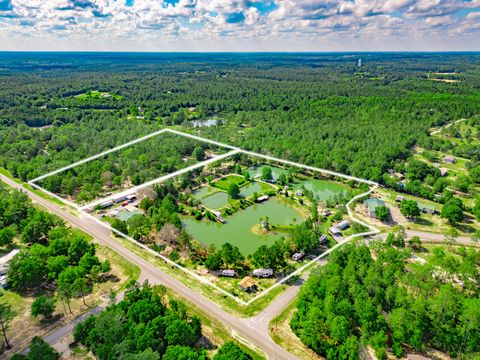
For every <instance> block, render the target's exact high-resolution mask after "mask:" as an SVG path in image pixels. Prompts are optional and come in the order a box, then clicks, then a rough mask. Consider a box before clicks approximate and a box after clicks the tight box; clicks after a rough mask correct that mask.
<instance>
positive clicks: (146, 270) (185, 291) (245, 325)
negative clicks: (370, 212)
mask: <svg viewBox="0 0 480 360" xmlns="http://www.w3.org/2000/svg"><path fill="white" fill-rule="evenodd" d="M0 179H1V180H2V181H3V182H5V183H6V184H8V185H9V186H11V187H13V188H15V189H19V190H22V191H24V192H25V193H26V194H27V195H28V196H29V197H30V198H31V199H32V200H33V201H34V202H35V203H37V204H39V205H40V206H42V207H44V208H45V209H47V210H49V211H50V212H52V213H54V214H56V215H57V216H59V217H60V218H62V219H64V220H65V221H67V222H68V223H70V224H71V225H72V226H74V227H77V228H79V229H81V230H82V231H84V232H85V233H87V234H89V235H91V236H92V237H93V238H94V239H95V241H97V242H99V243H102V244H104V245H106V246H108V247H110V248H111V249H112V250H114V251H115V252H117V253H118V254H119V255H121V256H122V257H124V258H125V259H126V260H127V261H129V262H131V263H132V264H135V265H137V266H138V267H140V269H141V271H142V277H143V278H146V279H148V280H149V281H150V282H151V283H154V284H155V283H161V284H164V285H165V286H167V287H169V288H171V289H172V290H174V291H175V292H177V293H178V294H180V295H181V296H183V297H185V298H186V299H188V300H189V301H191V302H192V303H194V304H195V305H196V306H198V308H199V309H201V310H202V311H204V312H205V313H207V314H208V315H209V316H211V317H213V318H215V319H217V320H219V321H221V322H222V323H223V324H224V325H225V326H226V327H227V328H229V329H231V331H232V333H234V334H236V335H237V336H239V337H241V338H243V339H244V341H246V342H247V343H250V344H252V345H254V346H256V347H258V348H260V349H261V350H263V351H264V352H265V353H266V354H267V355H268V356H269V358H270V359H275V360H277V359H278V360H282V359H296V357H295V356H293V355H292V354H290V353H289V352H288V351H286V350H285V349H283V348H282V347H280V346H278V345H277V344H275V343H274V342H273V341H272V340H271V339H270V337H269V336H268V333H266V332H265V329H264V328H265V326H260V327H255V326H252V322H249V321H246V320H242V319H238V318H237V317H235V316H233V315H231V314H229V313H227V312H226V311H224V310H223V309H221V308H220V307H219V306H218V305H216V304H215V303H213V302H212V301H210V300H208V299H206V298H204V297H203V296H201V295H199V294H198V293H196V292H195V291H194V290H192V289H190V288H189V287H187V286H185V285H184V284H183V283H181V282H180V281H178V280H176V279H174V278H172V277H171V276H169V275H167V274H165V273H164V272H162V271H161V270H159V269H158V268H157V267H155V266H154V265H152V264H150V263H149V262H147V261H146V260H144V259H142V258H141V257H139V256H137V255H135V254H134V253H132V252H131V251H130V250H128V249H126V248H125V247H123V246H122V245H120V244H119V243H117V242H116V241H114V240H113V239H112V238H111V236H110V231H109V230H108V229H106V228H105V227H103V226H101V225H99V224H98V223H96V222H94V221H92V220H91V219H89V218H87V217H82V216H76V215H73V214H72V213H70V212H68V211H66V210H64V209H62V207H60V206H58V205H56V204H54V203H52V202H50V201H48V200H45V199H44V198H42V197H40V196H38V195H37V194H35V193H33V192H31V191H29V190H27V189H25V188H24V187H23V186H22V185H21V184H18V183H16V182H14V181H13V180H11V179H9V178H8V177H6V176H4V175H2V174H0ZM296 291H297V287H293V288H292V290H290V291H289V292H287V293H286V295H285V296H282V297H281V298H280V299H281V300H279V301H281V302H282V304H285V303H286V304H288V302H289V301H291V300H292V299H293V298H294V297H295V294H296ZM276 308H277V307H276ZM277 309H279V310H281V308H280V307H278V308H277ZM272 315H275V314H273V313H272ZM263 320H264V321H263V323H268V321H267V320H268V319H263ZM260 328H261V329H260Z"/></svg>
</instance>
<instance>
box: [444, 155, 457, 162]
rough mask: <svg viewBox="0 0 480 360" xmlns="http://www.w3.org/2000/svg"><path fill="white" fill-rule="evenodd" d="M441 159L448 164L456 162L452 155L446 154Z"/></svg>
mask: <svg viewBox="0 0 480 360" xmlns="http://www.w3.org/2000/svg"><path fill="white" fill-rule="evenodd" d="M443 161H444V162H446V163H449V164H456V163H457V159H456V158H455V156H453V155H447V156H445V157H444V158H443Z"/></svg>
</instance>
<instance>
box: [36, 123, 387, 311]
mask: <svg viewBox="0 0 480 360" xmlns="http://www.w3.org/2000/svg"><path fill="white" fill-rule="evenodd" d="M164 132H170V133H173V134H177V135H180V136H184V137H188V138H191V139H194V140H198V141H202V142H206V143H209V144H213V145H217V146H220V147H224V148H227V149H231V151H229V152H228V153H225V154H222V155H219V156H216V157H214V158H212V159H208V160H206V161H203V162H200V163H197V164H194V165H192V166H189V167H187V168H185V169H181V170H179V171H176V172H173V173H171V174H168V175H165V176H162V177H159V178H157V179H154V180H151V181H149V182H146V183H144V184H141V185H139V186H136V187H134V188H131V189H127V190H125V191H122V192H120V193H116V194H113V195H110V196H108V197H105V198H102V199H99V200H97V201H94V202H92V203H90V204H87V205H85V206H82V207H80V206H78V205H77V204H74V203H73V202H71V201H68V200H66V199H64V198H62V197H60V196H58V195H56V194H54V193H52V192H50V191H48V190H46V189H44V188H43V187H41V186H39V185H37V184H35V182H36V181H39V180H42V179H45V178H47V177H49V176H51V175H54V174H58V173H60V172H62V171H65V170H68V169H71V168H73V167H75V166H78V165H81V164H84V163H86V162H89V161H91V160H94V159H97V158H99V157H101V156H104V155H107V154H110V153H112V152H115V151H117V150H120V149H123V148H125V147H128V146H130V145H133V144H136V143H139V142H142V141H144V140H147V139H149V138H151V137H154V136H157V135H159V134H161V133H164ZM238 153H244V154H246V155H250V156H253V157H259V158H263V159H267V160H271V161H275V162H278V163H281V164H287V165H291V166H294V167H298V168H303V169H307V170H311V171H315V172H319V173H324V174H328V175H332V176H337V177H341V178H344V179H348V180H354V181H357V182H361V183H365V184H368V185H371V186H372V187H371V188H370V189H369V190H368V191H367V192H365V193H362V194H359V195H356V196H354V197H353V198H352V199H351V200H350V201H349V202H348V203H347V205H346V208H347V212H348V216H349V217H350V219H351V220H352V221H353V222H355V223H357V224H360V225H363V226H365V227H367V228H368V229H370V231H368V232H364V233H359V234H354V235H350V236H349V237H347V238H346V239H345V240H343V241H342V242H339V243H338V244H336V245H335V246H333V247H332V248H330V249H328V250H327V251H325V252H324V253H322V254H320V255H319V256H317V257H316V258H315V259H313V260H311V261H309V262H308V263H306V264H305V265H303V266H301V267H300V268H298V269H297V270H295V271H294V272H293V273H291V274H289V275H288V276H286V277H285V278H283V279H282V280H280V281H278V282H277V283H275V284H274V285H272V286H270V287H269V288H267V289H265V290H264V291H262V292H261V293H260V294H258V295H257V296H255V297H254V298H252V299H250V300H249V301H244V300H242V299H240V298H238V297H236V296H234V295H232V294H231V293H229V292H227V291H226V290H224V289H222V288H220V287H219V286H217V285H215V284H214V283H212V282H210V281H208V280H206V279H205V278H203V277H201V276H199V275H198V274H196V273H194V272H192V271H190V270H188V269H186V268H184V267H182V266H180V265H179V264H177V263H176V262H174V261H172V260H170V259H169V258H167V257H166V256H164V255H162V254H159V253H157V252H156V251H154V250H152V249H150V248H149V247H148V246H146V245H144V244H142V243H140V242H138V241H137V240H135V239H133V238H132V237H130V236H128V235H126V234H124V233H122V232H121V231H118V230H117V229H114V228H112V227H111V226H110V224H108V223H105V222H103V221H101V220H99V219H97V218H96V217H95V216H93V215H91V214H90V213H88V212H86V211H85V210H86V209H87V208H92V207H94V206H95V205H98V204H101V203H102V202H105V201H108V200H111V199H114V198H116V197H120V196H122V195H126V194H130V193H132V192H134V191H136V190H139V189H142V188H145V187H148V186H151V185H153V184H157V183H161V182H163V181H166V180H168V179H171V178H173V177H176V176H178V175H181V174H183V173H186V172H188V171H192V170H194V169H197V168H200V167H203V166H205V165H208V164H211V163H214V162H216V161H219V160H222V159H225V158H227V157H230V156H232V155H234V154H238ZM28 183H29V184H30V185H31V186H33V187H35V188H36V189H39V190H40V191H43V192H44V193H46V194H48V195H49V196H52V197H54V198H55V199H57V200H60V201H61V202H63V203H64V204H66V205H68V206H70V207H73V208H74V209H76V210H77V211H78V212H79V213H81V214H82V215H84V216H85V217H87V218H89V219H91V220H93V221H95V222H96V223H97V224H99V225H101V226H103V227H105V228H107V229H108V230H110V231H112V232H113V233H115V234H117V235H119V236H121V237H123V238H125V239H127V240H129V241H130V242H132V243H134V244H135V245H137V246H139V247H140V248H142V249H144V250H146V251H147V252H148V253H150V254H152V255H154V256H155V257H158V258H160V259H162V260H164V261H165V262H167V263H169V264H171V265H172V266H174V267H176V268H178V269H180V270H182V271H183V272H185V273H186V274H188V275H190V276H192V277H194V278H195V279H197V280H199V281H200V282H202V283H204V284H206V285H209V286H211V287H212V288H214V289H215V290H217V291H219V292H220V293H222V294H223V295H225V296H228V297H230V298H231V299H233V300H235V301H236V302H238V303H239V304H241V305H243V306H248V305H250V304H251V303H253V302H254V301H256V300H258V299H259V298H261V297H263V296H264V295H266V294H268V293H269V292H270V291H272V290H273V289H275V288H276V287H278V286H280V285H282V284H283V283H285V282H286V281H288V280H290V279H291V278H292V277H294V276H296V275H298V274H299V273H301V272H302V271H303V270H305V269H306V268H308V267H309V266H311V265H312V264H313V263H315V262H317V261H318V260H320V259H322V258H324V257H326V256H327V255H329V254H330V253H332V252H333V251H334V250H336V249H337V248H339V247H340V246H342V245H343V244H346V243H348V242H350V241H351V240H353V239H355V238H357V237H363V236H369V235H375V234H378V233H379V232H380V230H378V229H377V228H375V227H374V226H372V225H369V224H367V223H365V222H363V221H361V220H359V219H357V218H355V217H354V216H353V213H352V210H351V209H350V205H351V204H352V203H353V202H355V201H356V200H357V199H360V198H362V197H364V196H367V195H369V194H370V193H371V192H372V191H374V190H375V189H376V188H377V187H378V186H379V184H378V183H376V182H374V181H370V180H366V179H361V178H357V177H354V176H349V175H345V174H341V173H337V172H334V171H330V170H326V169H320V168H316V167H313V166H308V165H304V164H300V163H296V162H293V161H288V160H283V159H279V158H275V157H272V156H268V155H263V154H259V153H255V152H251V151H247V150H242V149H240V148H238V147H234V146H231V145H228V144H224V143H221V142H218V141H214V140H210V139H206V138H203V137H200V136H195V135H191V134H187V133H183V132H181V131H177V130H173V129H162V130H159V131H157V132H154V133H151V134H149V135H146V136H143V137H141V138H138V139H135V140H132V141H130V142H128V143H125V144H123V145H120V146H117V147H115V148H112V149H110V150H107V151H104V152H102V153H99V154H97V155H94V156H91V157H89V158H86V159H83V160H80V161H77V162H75V163H73V164H71V165H68V166H65V167H63V168H61V169H57V170H55V171H52V172H50V173H48V174H45V175H42V176H39V177H37V178H35V179H33V180H30V181H29V182H28Z"/></svg>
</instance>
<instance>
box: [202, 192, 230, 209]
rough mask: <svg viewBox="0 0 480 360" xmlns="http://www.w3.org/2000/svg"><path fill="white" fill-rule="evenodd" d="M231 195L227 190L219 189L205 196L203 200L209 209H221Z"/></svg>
mask: <svg viewBox="0 0 480 360" xmlns="http://www.w3.org/2000/svg"><path fill="white" fill-rule="evenodd" d="M228 199H229V196H228V194H227V193H226V192H223V191H219V192H217V193H215V194H212V195H208V196H207V197H204V198H203V199H202V200H201V201H202V204H203V205H205V206H206V207H207V208H209V209H220V208H222V207H224V206H227V204H228Z"/></svg>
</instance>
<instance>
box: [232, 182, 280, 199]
mask: <svg viewBox="0 0 480 360" xmlns="http://www.w3.org/2000/svg"><path fill="white" fill-rule="evenodd" d="M268 190H275V188H274V187H273V186H270V185H268V184H265V183H261V182H251V183H248V184H247V185H245V186H242V187H241V188H240V195H242V196H244V197H247V196H252V195H253V193H258V194H261V193H263V192H265V191H268Z"/></svg>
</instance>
